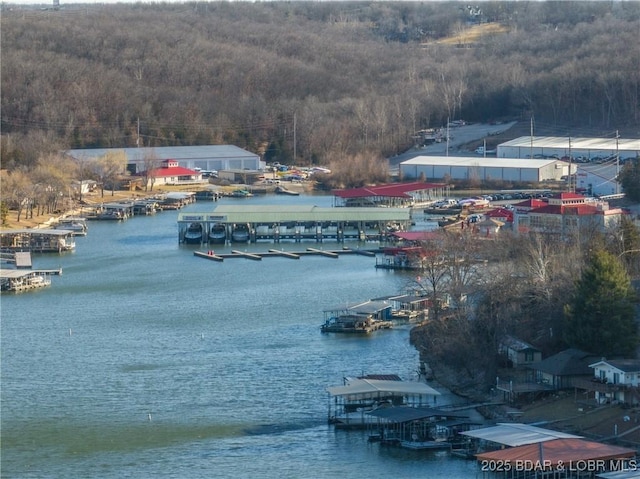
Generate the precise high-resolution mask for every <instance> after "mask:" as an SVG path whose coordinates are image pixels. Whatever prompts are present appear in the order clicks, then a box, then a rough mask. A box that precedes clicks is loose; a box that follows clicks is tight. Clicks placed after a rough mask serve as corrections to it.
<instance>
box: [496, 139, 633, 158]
mask: <svg viewBox="0 0 640 479" xmlns="http://www.w3.org/2000/svg"><path fill="white" fill-rule="evenodd" d="M638 155H640V140H638V139H623V138H571V137H557V136H533V137H531V136H521V137H520V138H516V139H515V140H511V141H507V142H505V143H502V144H500V145H498V151H497V157H498V158H550V157H553V156H555V157H557V158H563V157H572V158H584V159H587V160H589V159H593V158H601V159H606V158H611V157H615V156H619V158H620V159H621V160H626V159H627V158H635V157H637V156H638Z"/></svg>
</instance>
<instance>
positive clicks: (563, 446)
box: [476, 439, 636, 468]
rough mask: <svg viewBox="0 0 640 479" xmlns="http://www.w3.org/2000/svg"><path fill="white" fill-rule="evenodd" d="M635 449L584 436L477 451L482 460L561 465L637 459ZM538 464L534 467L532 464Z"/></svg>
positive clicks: (477, 456) (479, 459)
mask: <svg viewBox="0 0 640 479" xmlns="http://www.w3.org/2000/svg"><path fill="white" fill-rule="evenodd" d="M635 455H636V451H635V450H634V449H628V448H626V447H620V446H611V445H609V444H602V443H599V442H593V441H585V440H584V439H554V440H552V441H547V442H544V443H541V444H527V445H526V446H518V447H513V448H509V449H501V450H498V451H491V452H484V453H481V454H476V458H477V459H478V461H496V462H502V463H506V464H532V465H535V464H549V466H551V467H554V468H555V467H561V466H563V465H566V464H572V463H573V464H577V463H578V462H580V461H585V462H589V461H598V460H605V461H606V460H612V459H624V458H628V459H630V458H633V457H635ZM532 467H534V466H532Z"/></svg>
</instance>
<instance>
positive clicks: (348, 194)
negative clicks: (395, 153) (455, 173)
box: [333, 181, 449, 208]
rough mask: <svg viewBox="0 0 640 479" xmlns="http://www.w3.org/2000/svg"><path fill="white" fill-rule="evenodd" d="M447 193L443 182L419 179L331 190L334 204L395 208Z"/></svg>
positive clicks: (419, 202) (423, 201) (420, 202)
mask: <svg viewBox="0 0 640 479" xmlns="http://www.w3.org/2000/svg"><path fill="white" fill-rule="evenodd" d="M448 193H449V187H448V185H446V184H444V183H423V182H421V181H415V182H412V183H392V184H388V185H378V186H364V187H362V188H351V189H348V190H334V191H333V195H334V204H335V206H349V207H357V206H365V207H366V206H370V207H376V206H385V207H396V208H406V207H411V206H416V205H419V204H428V203H431V202H433V201H436V200H438V199H441V198H444V197H446V196H448Z"/></svg>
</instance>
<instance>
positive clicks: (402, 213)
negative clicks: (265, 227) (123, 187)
mask: <svg viewBox="0 0 640 479" xmlns="http://www.w3.org/2000/svg"><path fill="white" fill-rule="evenodd" d="M410 215H411V211H410V210H409V209H408V208H339V207H336V208H322V207H318V206H311V205H288V206H280V205H251V206H247V205H218V206H216V207H215V208H214V209H213V210H212V211H211V212H208V213H207V212H205V213H180V214H179V215H178V222H181V221H196V220H194V219H193V218H194V217H197V216H202V217H203V219H202V220H198V221H221V222H227V223H288V222H294V221H300V222H316V221H317V222H339V221H409V220H410Z"/></svg>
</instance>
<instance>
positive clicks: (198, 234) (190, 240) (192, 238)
mask: <svg viewBox="0 0 640 479" xmlns="http://www.w3.org/2000/svg"><path fill="white" fill-rule="evenodd" d="M184 242H185V243H187V244H198V243H202V223H191V224H190V225H189V227H188V228H187V231H186V232H185V234H184Z"/></svg>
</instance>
